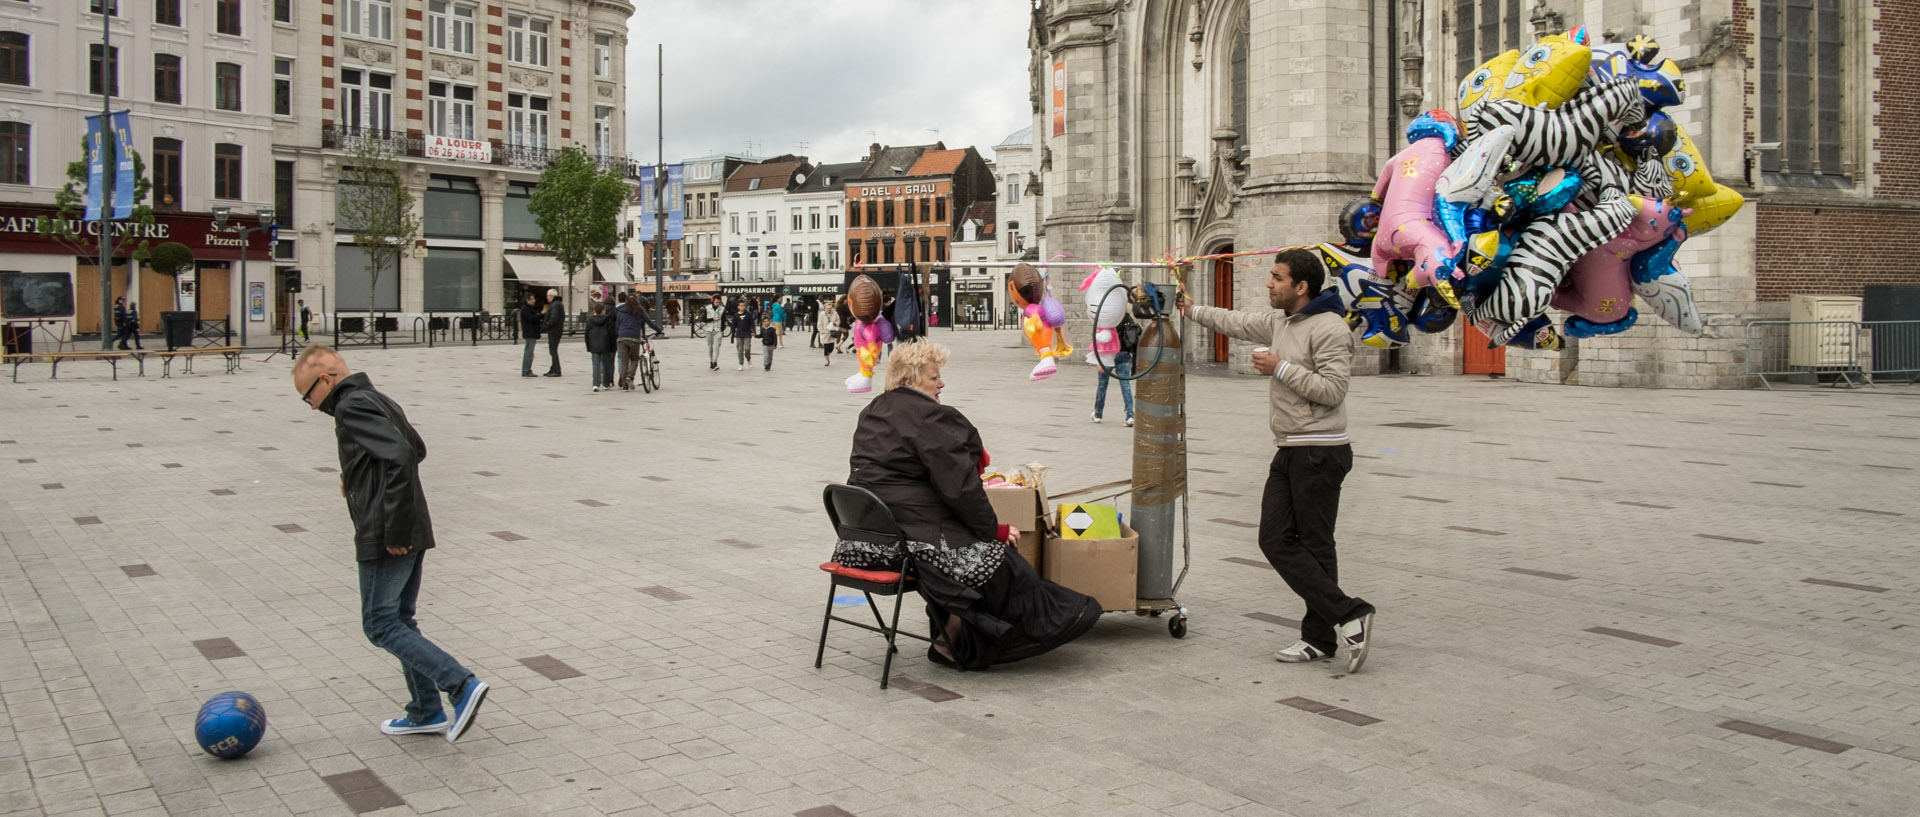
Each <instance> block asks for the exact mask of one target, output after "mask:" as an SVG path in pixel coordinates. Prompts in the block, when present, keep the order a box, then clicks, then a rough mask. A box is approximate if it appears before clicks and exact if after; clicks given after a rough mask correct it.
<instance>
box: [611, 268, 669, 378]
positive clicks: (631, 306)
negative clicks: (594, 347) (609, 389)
mask: <svg viewBox="0 0 1920 817" xmlns="http://www.w3.org/2000/svg"><path fill="white" fill-rule="evenodd" d="M613 319H614V323H615V324H616V326H615V330H616V334H617V336H618V337H619V339H620V388H621V389H623V390H625V391H633V371H634V369H635V368H636V367H637V366H638V365H639V362H640V353H641V345H642V344H643V343H644V341H643V340H642V339H643V337H644V336H645V333H646V330H647V327H652V328H653V329H654V330H655V331H659V329H660V324H659V323H658V322H656V321H654V319H653V316H652V315H649V314H647V311H646V310H645V309H642V308H641V307H640V293H638V292H629V293H627V298H626V300H624V301H622V302H621V303H620V305H619V306H616V307H614V310H613Z"/></svg>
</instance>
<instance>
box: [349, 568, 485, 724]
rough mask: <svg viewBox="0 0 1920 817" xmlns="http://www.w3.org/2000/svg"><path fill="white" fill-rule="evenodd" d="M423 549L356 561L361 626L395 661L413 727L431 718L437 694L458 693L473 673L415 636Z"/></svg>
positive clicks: (438, 707) (437, 703)
mask: <svg viewBox="0 0 1920 817" xmlns="http://www.w3.org/2000/svg"><path fill="white" fill-rule="evenodd" d="M426 558H427V554H426V553H425V552H424V551H414V552H412V553H409V554H407V555H405V556H388V557H386V558H384V559H375V560H373V561H370V562H361V563H360V628H361V629H362V630H363V631H365V632H366V634H367V640H368V641H371V642H373V645H374V646H376V647H379V648H380V649H383V650H386V651H387V652H390V653H393V656H394V657H395V658H398V659H400V669H401V670H402V671H403V672H405V673H406V676H407V691H408V692H411V693H413V701H412V702H410V703H408V704H407V718H408V719H409V720H412V721H413V722H414V723H421V722H424V721H429V720H432V719H433V718H434V717H435V716H437V715H439V714H440V712H441V709H442V707H441V705H440V693H442V692H445V693H447V694H449V695H455V694H459V692H460V689H461V687H463V686H465V685H466V683H467V679H468V678H472V677H473V673H471V672H468V671H467V668H466V667H463V666H460V662H458V661H455V660H453V656H451V655H448V654H447V653H446V651H445V650H442V649H440V648H439V647H436V646H434V644H433V642H431V641H428V640H427V639H426V637H425V636H423V635H421V634H420V625H418V624H415V623H414V620H413V613H414V606H415V602H416V601H418V600H419V598H420V569H421V567H422V566H423V565H424V564H425V563H426Z"/></svg>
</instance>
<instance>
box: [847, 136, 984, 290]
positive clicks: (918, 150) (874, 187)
mask: <svg viewBox="0 0 1920 817" xmlns="http://www.w3.org/2000/svg"><path fill="white" fill-rule="evenodd" d="M993 197H994V184H993V172H992V170H990V169H989V168H988V167H987V163H986V160H985V159H982V158H981V157H980V154H979V152H978V151H975V150H974V149H973V148H971V147H968V148H963V149H957V150H948V149H947V147H946V146H945V145H944V144H941V143H937V142H936V143H934V144H932V145H918V146H910V147H889V148H882V147H881V146H879V145H874V146H873V148H872V150H870V151H869V152H868V162H867V169H866V171H865V172H864V173H862V174H861V175H860V176H859V177H857V178H854V179H850V180H848V181H847V252H848V255H849V257H851V258H853V259H854V261H855V262H856V263H860V264H894V263H906V262H922V261H924V262H929V263H942V262H945V261H946V260H947V258H948V254H949V251H950V247H951V246H952V244H953V242H954V241H955V240H956V237H957V236H958V235H959V226H960V220H961V216H962V215H963V214H965V213H966V212H967V209H968V208H970V207H972V206H973V204H974V203H975V202H976V201H991V200H993Z"/></svg>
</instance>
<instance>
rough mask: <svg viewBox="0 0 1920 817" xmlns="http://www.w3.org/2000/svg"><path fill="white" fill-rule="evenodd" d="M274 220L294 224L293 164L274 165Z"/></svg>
mask: <svg viewBox="0 0 1920 817" xmlns="http://www.w3.org/2000/svg"><path fill="white" fill-rule="evenodd" d="M273 218H274V221H277V222H279V223H281V224H292V223H294V220H293V163H292V162H280V161H277V162H274V163H273ZM289 232H291V231H289Z"/></svg>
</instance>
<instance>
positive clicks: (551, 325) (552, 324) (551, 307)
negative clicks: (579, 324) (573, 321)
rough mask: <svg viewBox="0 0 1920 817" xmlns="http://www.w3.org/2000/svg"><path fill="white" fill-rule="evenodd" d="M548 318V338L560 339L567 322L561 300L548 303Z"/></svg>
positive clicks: (557, 299) (556, 299)
mask: <svg viewBox="0 0 1920 817" xmlns="http://www.w3.org/2000/svg"><path fill="white" fill-rule="evenodd" d="M546 318H547V323H546V327H547V337H549V338H559V337H560V331H561V329H562V327H564V326H565V324H566V321H567V313H565V312H562V311H561V306H560V299H559V298H555V299H553V300H551V301H548V302H547V316H546Z"/></svg>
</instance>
